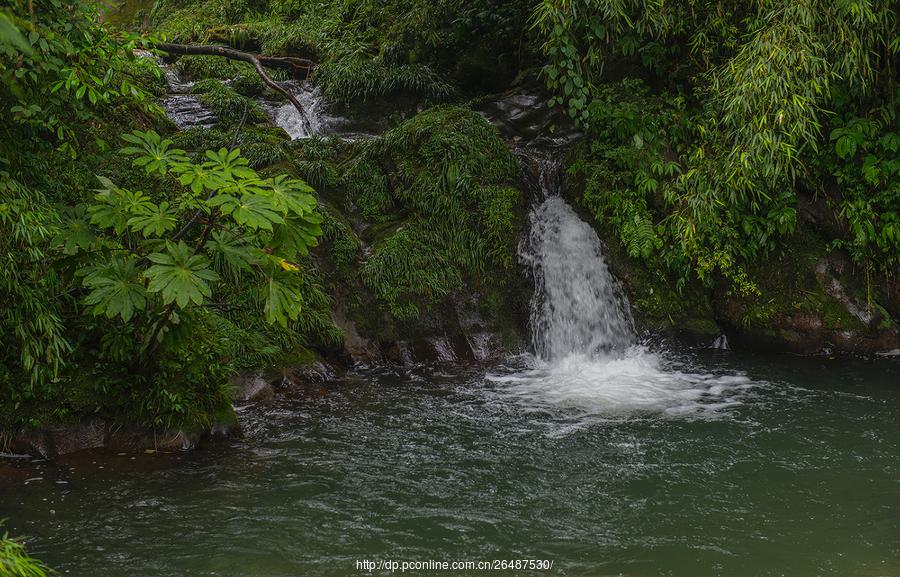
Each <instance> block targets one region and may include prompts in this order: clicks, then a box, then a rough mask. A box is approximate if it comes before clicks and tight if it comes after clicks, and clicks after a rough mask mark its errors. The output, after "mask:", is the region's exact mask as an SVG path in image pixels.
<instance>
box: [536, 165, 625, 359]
mask: <svg viewBox="0 0 900 577" xmlns="http://www.w3.org/2000/svg"><path fill="white" fill-rule="evenodd" d="M550 182H552V180H551V181H550ZM546 184H547V180H546V179H545V180H544V181H543V182H542V188H543V185H546ZM542 192H543V194H544V196H545V200H544V201H543V202H542V203H541V204H540V205H539V206H537V207H536V208H535V209H534V210H533V211H532V212H531V216H530V223H529V224H530V232H529V234H528V235H527V236H526V237H525V238H524V240H523V242H522V243H521V244H520V247H519V257H520V259H521V261H522V262H523V263H524V264H525V265H527V266H528V267H529V268H530V269H531V271H532V274H533V276H534V280H535V295H534V298H533V300H532V303H531V331H532V343H533V345H534V350H535V352H536V353H537V355H538V356H539V357H540V358H541V359H543V360H544V361H558V360H560V359H563V358H565V357H567V356H571V355H573V354H580V355H586V356H592V355H599V354H610V353H613V352H615V351H621V350H622V349H624V348H625V347H626V346H627V345H628V344H630V343H631V342H632V341H633V340H634V333H633V331H632V328H631V319H630V315H629V314H628V303H627V302H626V301H625V299H624V298H621V297H620V296H619V293H620V291H619V290H618V287H617V286H616V282H615V280H614V279H613V277H612V275H611V274H610V272H609V270H608V269H607V266H606V262H605V261H604V260H603V247H602V245H601V244H600V239H599V238H597V234H596V233H595V232H594V230H593V229H592V228H591V227H590V226H589V225H588V224H587V223H586V222H584V221H582V220H581V219H579V218H578V215H577V214H575V211H574V210H572V207H570V206H569V205H568V204H567V203H566V201H565V200H563V199H562V198H561V197H560V196H559V195H558V192H557V191H556V190H552V189H551V190H547V189H544V190H543V191H542Z"/></svg>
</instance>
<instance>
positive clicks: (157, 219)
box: [128, 201, 178, 238]
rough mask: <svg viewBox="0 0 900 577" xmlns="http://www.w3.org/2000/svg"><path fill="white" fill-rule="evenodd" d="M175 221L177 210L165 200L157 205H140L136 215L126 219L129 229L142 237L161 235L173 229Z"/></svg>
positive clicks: (176, 220)
mask: <svg viewBox="0 0 900 577" xmlns="http://www.w3.org/2000/svg"><path fill="white" fill-rule="evenodd" d="M177 223H178V212H177V211H176V210H175V209H174V208H171V207H170V206H169V203H168V202H165V201H164V202H161V203H160V204H159V205H155V204H154V205H149V206H145V207H142V208H141V209H140V210H139V211H138V214H137V216H133V217H131V218H129V219H128V226H130V227H131V230H133V231H134V232H140V233H141V234H143V235H144V238H149V237H151V236H162V235H163V234H165V233H167V232H169V231H170V230H175V225H176V224H177Z"/></svg>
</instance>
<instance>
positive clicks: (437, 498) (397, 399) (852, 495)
mask: <svg viewBox="0 0 900 577" xmlns="http://www.w3.org/2000/svg"><path fill="white" fill-rule="evenodd" d="M665 358H666V359H668V360H665V359H660V358H657V357H653V356H652V355H649V354H646V353H642V354H639V355H636V357H635V358H634V359H630V360H629V359H626V360H620V361H610V362H611V363H612V364H610V362H603V363H600V364H599V365H598V366H594V365H592V364H591V363H581V364H579V363H574V364H573V365H572V366H569V367H564V368H562V369H558V370H557V369H553V370H551V369H548V368H540V367H538V368H534V367H532V366H530V361H529V360H528V359H527V358H520V359H512V360H510V361H509V362H507V363H505V364H504V365H497V366H489V367H480V368H468V369H465V370H461V369H458V368H451V367H442V368H419V369H402V370H401V369H397V370H396V371H381V372H373V373H360V374H355V375H351V376H350V377H347V378H346V379H344V380H342V381H340V382H337V383H333V384H329V385H327V386H322V387H319V388H311V389H309V390H307V391H305V392H303V393H302V394H297V395H295V397H294V398H291V399H287V400H282V401H280V402H278V404H276V405H271V406H269V407H255V408H250V409H246V410H244V411H243V412H242V419H243V422H244V429H245V434H246V437H245V438H244V439H243V440H241V441H238V442H234V443H229V444H217V445H214V446H210V447H205V448H201V449H200V450H198V451H195V452H192V453H187V454H175V455H163V454H155V455H148V454H143V453H141V454H126V455H117V454H98V453H87V454H82V455H76V456H72V457H70V458H67V459H64V460H62V461H60V462H55V463H48V462H24V461H23V460H21V459H19V460H16V461H15V465H14V466H15V467H16V468H18V469H21V470H24V471H25V473H27V475H28V477H29V478H39V479H37V480H31V481H29V482H27V484H26V483H24V482H23V481H22V479H21V477H17V480H15V481H9V480H8V481H6V482H5V483H2V484H0V517H7V518H8V521H7V528H8V530H9V531H10V532H11V533H12V534H25V535H28V536H30V537H31V538H32V541H31V544H30V547H31V549H32V551H33V553H35V554H36V555H37V556H39V557H41V558H43V559H45V560H46V561H47V562H49V563H50V564H52V565H53V566H55V567H56V568H57V569H58V570H59V571H60V572H61V573H62V574H70V575H78V576H104V577H115V576H139V577H163V576H165V577H172V576H207V575H208V576H212V575H218V576H232V577H251V576H267V577H276V576H285V577H287V576H298V575H363V574H367V573H368V574H376V575H377V574H387V573H386V572H384V571H382V572H378V571H373V572H371V573H369V572H367V571H364V570H358V569H357V564H356V562H357V561H361V560H367V559H368V560H396V561H427V560H438V561H456V560H494V559H500V560H502V559H542V560H544V559H546V560H552V561H553V567H552V569H550V570H546V571H527V570H522V571H496V572H486V571H468V572H467V571H443V572H442V571H431V572H422V571H418V572H408V573H407V574H415V575H451V574H453V575H486V574H497V575H585V576H588V575H590V576H597V575H627V576H658V575H672V576H682V575H684V576H704V575H722V576H729V577H731V576H733V577H739V576H776V575H779V576H780V575H786V576H791V577H802V576H807V575H808V576H812V575H840V576H876V575H878V576H883V575H893V576H897V575H900V427H898V424H900V363H898V362H894V361H892V360H890V359H886V360H879V361H862V360H848V359H826V358H816V359H810V358H798V357H790V356H776V357H766V358H763V357H752V356H739V355H736V354H731V353H711V352H710V353H707V352H702V353H690V354H687V353H682V354H679V355H673V354H669V355H668V356H667V357H665ZM635 359H636V360H635ZM672 359H678V360H677V362H674V361H673V360H672ZM616 363H619V364H616ZM644 365H647V366H644ZM629 391H632V392H633V395H630V394H629ZM398 574H399V571H398Z"/></svg>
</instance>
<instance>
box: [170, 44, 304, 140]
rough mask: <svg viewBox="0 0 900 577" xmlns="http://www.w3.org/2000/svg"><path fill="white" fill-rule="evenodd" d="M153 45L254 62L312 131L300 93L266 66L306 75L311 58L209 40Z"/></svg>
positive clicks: (262, 75)
mask: <svg viewBox="0 0 900 577" xmlns="http://www.w3.org/2000/svg"><path fill="white" fill-rule="evenodd" d="M154 47H155V48H157V49H159V50H162V51H163V52H168V53H169V54H180V55H199V56H221V57H222V58H227V59H229V60H237V61H239V62H246V63H248V64H251V65H253V68H254V69H256V73H257V74H259V77H260V78H262V81H263V82H265V83H266V85H267V86H268V87H269V88H271V89H272V90H274V91H276V92H278V93H280V94H282V95H283V96H284V97H285V98H287V99H288V100H289V101H290V102H291V104H293V105H294V108H296V109H297V112H299V113H300V119H301V120H302V121H303V124H304V128H306V129H307V132H309V128H310V124H309V118H307V116H306V111H305V110H303V106H302V105H301V104H300V101H299V100H297V97H296V96H294V95H293V94H291V92H290V91H289V90H287V89H285V88H284V87H283V86H281V85H280V84H278V83H277V82H275V81H274V80H272V78H270V77H269V75H268V74H266V70H265V69H266V67H268V68H281V69H284V70H289V71H290V72H291V75H292V76H295V77H300V78H303V79H305V78H307V77H308V76H309V73H310V71H312V69H313V68H315V66H316V65H315V63H314V62H313V61H312V60H307V59H305V58H295V57H293V56H262V55H260V54H253V53H250V52H244V51H242V50H235V49H234V48H229V47H227V46H214V45H208V44H173V43H171V42H157V43H156V44H155V45H154Z"/></svg>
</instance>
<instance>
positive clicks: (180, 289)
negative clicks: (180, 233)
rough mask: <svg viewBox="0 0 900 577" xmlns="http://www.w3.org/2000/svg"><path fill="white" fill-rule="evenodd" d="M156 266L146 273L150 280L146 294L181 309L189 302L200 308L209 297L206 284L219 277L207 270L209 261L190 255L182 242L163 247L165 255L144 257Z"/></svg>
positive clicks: (189, 251) (190, 251)
mask: <svg viewBox="0 0 900 577" xmlns="http://www.w3.org/2000/svg"><path fill="white" fill-rule="evenodd" d="M147 258H148V259H150V261H151V262H153V263H155V264H154V265H153V266H151V267H150V268H149V269H147V272H146V273H145V274H146V276H147V277H148V278H149V279H150V285H149V286H148V287H147V290H148V291H150V292H154V293H156V292H158V293H161V294H162V297H163V301H164V302H165V303H166V304H169V303H172V302H174V303H176V304H177V305H178V306H179V307H180V308H184V307H186V306H188V305H189V304H190V303H191V302H193V303H194V304H197V305H201V304H203V300H204V298H209V297H210V296H212V289H210V287H209V282H214V281H217V280H219V275H218V274H216V272H215V271H213V270H211V269H210V268H209V264H210V263H209V259H208V258H206V257H205V256H203V255H199V254H193V250H192V249H191V248H190V247H189V246H188V245H186V244H185V243H184V242H183V241H182V242H179V243H178V244H174V243H171V242H167V243H166V252H165V253H159V252H155V253H153V254H151V255H149V256H148V257H147Z"/></svg>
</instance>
